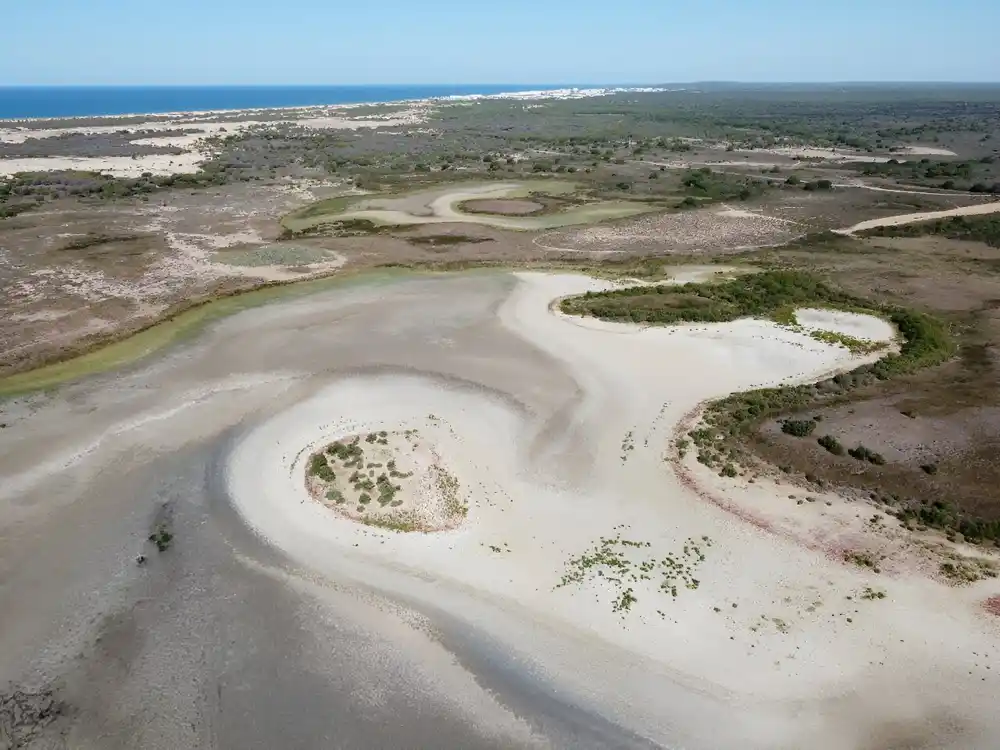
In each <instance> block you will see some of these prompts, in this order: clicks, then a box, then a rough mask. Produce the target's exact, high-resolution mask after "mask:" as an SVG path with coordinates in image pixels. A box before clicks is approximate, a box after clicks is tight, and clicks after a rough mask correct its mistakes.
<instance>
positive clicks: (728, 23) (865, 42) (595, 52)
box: [0, 0, 1000, 85]
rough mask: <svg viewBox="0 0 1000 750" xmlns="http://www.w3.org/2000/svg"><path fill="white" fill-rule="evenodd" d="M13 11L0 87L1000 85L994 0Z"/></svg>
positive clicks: (118, 4) (334, 2) (357, 3)
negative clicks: (721, 82) (719, 83)
mask: <svg viewBox="0 0 1000 750" xmlns="http://www.w3.org/2000/svg"><path fill="white" fill-rule="evenodd" d="M3 5H4V8H3V11H2V24H0V85H15V84H16V85H20V84H286V83H301V84H373V83H405V84H410V83H560V82H574V83H575V82H579V83H615V82H629V83H653V82H683V81H704V80H727V81H734V80H738V81H864V80H869V81H871V80H875V81H886V80H909V81H914V80H916V81H997V80H1000V41H998V36H997V35H998V31H1000V0H835V1H834V2H822V3H821V2H817V1H816V0H686V1H685V2H678V1H676V0H615V1H614V2H606V1H598V0H499V1H498V2H485V1H484V0H167V2H156V3H154V2H143V1H142V0H26V1H24V2H13V1H9V2H5V3H3Z"/></svg>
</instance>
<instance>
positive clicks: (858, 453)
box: [847, 445, 885, 466]
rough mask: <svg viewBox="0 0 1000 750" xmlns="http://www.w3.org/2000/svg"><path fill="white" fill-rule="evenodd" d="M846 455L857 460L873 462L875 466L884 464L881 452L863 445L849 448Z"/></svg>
mask: <svg viewBox="0 0 1000 750" xmlns="http://www.w3.org/2000/svg"><path fill="white" fill-rule="evenodd" d="M847 455H849V456H850V457H851V458H853V459H856V460H858V461H867V462H868V463H870V464H875V465H876V466H884V465H885V457H884V456H883V455H882V454H881V453H876V452H875V451H873V450H871V449H870V448H866V447H865V446H863V445H859V446H857V447H855V448H851V449H849V450H848V451H847Z"/></svg>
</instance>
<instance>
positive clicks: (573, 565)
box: [556, 527, 712, 612]
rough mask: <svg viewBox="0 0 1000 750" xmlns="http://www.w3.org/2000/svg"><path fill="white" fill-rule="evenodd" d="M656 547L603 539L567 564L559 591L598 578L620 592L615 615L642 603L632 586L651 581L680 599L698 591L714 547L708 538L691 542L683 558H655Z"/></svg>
mask: <svg viewBox="0 0 1000 750" xmlns="http://www.w3.org/2000/svg"><path fill="white" fill-rule="evenodd" d="M619 528H624V527H619ZM652 546H653V545H652V544H651V543H650V542H641V541H635V540H631V539H625V538H623V537H622V535H621V531H618V533H616V534H615V536H613V537H601V538H600V539H599V540H598V542H597V543H596V544H594V546H593V547H592V548H591V549H590V550H588V551H587V552H585V553H584V554H582V555H580V556H579V557H575V558H573V559H571V560H569V561H568V562H567V563H566V572H565V573H564V574H563V576H562V579H561V580H560V581H559V583H558V584H557V585H556V588H557V589H558V588H563V587H566V586H571V585H581V584H584V583H586V582H587V581H589V580H593V579H596V578H600V579H601V580H603V581H608V582H610V583H611V584H612V585H613V586H614V587H615V589H616V591H617V594H616V596H615V597H614V599H613V601H612V611H614V612H628V611H629V610H630V609H631V608H632V605H633V604H635V603H636V602H638V601H639V600H638V598H637V597H636V595H635V593H634V588H633V587H632V586H630V585H629V584H640V583H641V582H643V581H649V582H651V583H655V584H656V586H657V590H658V591H659V592H660V593H661V594H669V595H670V596H671V598H677V596H678V594H679V590H680V589H681V588H687V589H692V590H693V589H697V588H698V586H699V585H700V583H701V582H700V581H699V580H698V579H697V578H695V577H694V574H695V572H696V571H697V569H698V566H699V565H700V564H701V563H702V562H704V560H705V552H704V550H705V549H707V548H708V547H711V546H712V542H711V540H710V539H709V538H708V537H707V536H703V537H701V538H700V539H694V538H689V539H688V540H687V541H686V542H685V543H684V546H683V548H682V550H681V553H680V554H667V555H665V556H664V557H662V558H658V557H656V556H651V555H652V552H651V548H652ZM643 551H646V552H645V554H643Z"/></svg>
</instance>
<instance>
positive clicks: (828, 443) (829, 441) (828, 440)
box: [816, 435, 845, 456]
mask: <svg viewBox="0 0 1000 750" xmlns="http://www.w3.org/2000/svg"><path fill="white" fill-rule="evenodd" d="M816 442H817V443H819V444H820V446H822V447H823V448H825V449H826V450H827V451H828V452H830V453H832V454H833V455H835V456H843V455H844V452H845V451H844V446H843V445H841V444H840V441H839V440H837V438H835V437H834V436H833V435H824V436H823V437H821V438H817V440H816Z"/></svg>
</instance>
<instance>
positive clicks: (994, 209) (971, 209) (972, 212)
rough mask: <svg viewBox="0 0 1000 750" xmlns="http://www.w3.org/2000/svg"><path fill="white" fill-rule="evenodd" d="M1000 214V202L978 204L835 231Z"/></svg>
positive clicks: (870, 221)
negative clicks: (954, 217) (953, 217)
mask: <svg viewBox="0 0 1000 750" xmlns="http://www.w3.org/2000/svg"><path fill="white" fill-rule="evenodd" d="M998 212H1000V201H994V202H992V203H979V204H977V205H975V206H961V207H959V208H949V209H945V210H943V211H920V212H917V213H912V214H899V215H898V216H883V217H882V218H879V219H868V220H866V221H860V222H858V223H857V224H854V225H853V226H849V227H845V228H843V229H835V230H834V231H835V232H837V233H838V234H856V233H857V232H863V231H865V230H866V229H876V228H878V227H898V226H902V225H903V224H915V223H917V222H921V221H934V220H935V219H947V218H950V217H952V216H983V215H986V214H995V213H998Z"/></svg>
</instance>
